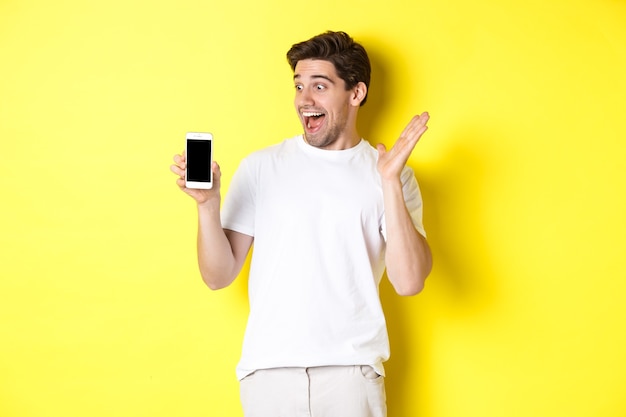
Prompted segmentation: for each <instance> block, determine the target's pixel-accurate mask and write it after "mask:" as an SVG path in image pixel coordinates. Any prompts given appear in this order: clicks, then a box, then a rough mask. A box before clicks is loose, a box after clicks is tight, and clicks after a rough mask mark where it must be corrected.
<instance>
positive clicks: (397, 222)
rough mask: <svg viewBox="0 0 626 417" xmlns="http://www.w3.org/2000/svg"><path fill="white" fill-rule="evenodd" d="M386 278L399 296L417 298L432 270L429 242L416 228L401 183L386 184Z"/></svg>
mask: <svg viewBox="0 0 626 417" xmlns="http://www.w3.org/2000/svg"><path fill="white" fill-rule="evenodd" d="M383 198H384V204H385V225H386V231H387V250H386V254H385V263H386V266H387V276H388V278H389V280H390V281H391V283H392V285H393V287H394V289H395V290H396V292H397V293H398V294H400V295H415V294H417V293H419V292H420V291H421V290H422V288H423V287H424V281H425V280H426V277H427V276H428V274H429V273H430V271H431V269H432V257H431V252H430V247H429V246H428V242H427V241H426V239H425V238H424V236H422V235H421V234H420V233H419V232H418V231H417V230H416V229H415V226H414V225H413V222H412V220H411V216H410V215H409V212H408V210H407V208H406V205H405V203H404V196H403V194H402V184H401V183H400V181H399V180H391V181H387V182H383Z"/></svg>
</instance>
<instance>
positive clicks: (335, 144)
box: [293, 59, 365, 149]
mask: <svg viewBox="0 0 626 417" xmlns="http://www.w3.org/2000/svg"><path fill="white" fill-rule="evenodd" d="M293 80H294V85H295V89H296V96H295V99H294V105H295V107H296V110H297V112H298V117H299V118H300V122H301V123H302V127H303V128H304V137H305V139H306V141H307V142H308V143H309V144H310V145H312V146H315V147H318V148H323V149H347V148H351V147H352V146H355V145H356V144H357V143H358V142H359V141H360V137H359V136H358V134H357V132H356V114H357V110H358V107H359V104H360V102H361V100H362V96H363V95H364V94H363V91H362V90H363V88H365V85H364V84H363V83H359V85H357V86H356V87H355V88H353V89H350V90H346V88H345V86H346V84H345V82H344V81H343V80H342V79H341V78H339V76H338V75H337V72H336V70H335V66H334V65H333V64H332V63H331V62H329V61H324V60H314V59H305V60H302V61H298V63H297V65H296V68H295V70H294V77H293Z"/></svg>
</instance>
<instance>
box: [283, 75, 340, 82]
mask: <svg viewBox="0 0 626 417" xmlns="http://www.w3.org/2000/svg"><path fill="white" fill-rule="evenodd" d="M300 78H301V76H300V74H294V76H293V79H294V81H295V80H298V79H300ZM316 78H321V79H323V80H326V81H328V82H329V83H331V84H335V81H333V80H332V79H331V78H330V77H329V76H328V75H323V74H319V75H312V76H311V79H313V80H314V79H316Z"/></svg>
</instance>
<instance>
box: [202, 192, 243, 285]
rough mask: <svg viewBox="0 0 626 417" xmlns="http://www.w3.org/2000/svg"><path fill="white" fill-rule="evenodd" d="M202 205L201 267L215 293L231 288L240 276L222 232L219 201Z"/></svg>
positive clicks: (205, 280) (207, 282) (204, 278)
mask: <svg viewBox="0 0 626 417" xmlns="http://www.w3.org/2000/svg"><path fill="white" fill-rule="evenodd" d="M207 203H208V204H198V237H197V238H198V241H197V249H198V266H199V268H200V274H201V276H202V280H203V281H204V282H205V283H206V285H207V286H208V287H209V288H211V289H212V290H217V289H220V288H224V287H227V286H228V285H230V284H231V283H232V282H233V280H234V279H235V277H236V276H237V274H238V272H239V271H238V269H237V266H236V265H237V262H236V259H235V255H234V254H233V250H232V247H231V244H230V241H229V240H228V237H227V236H226V233H225V231H224V230H223V229H222V224H221V219H220V211H219V210H220V207H219V201H213V202H207Z"/></svg>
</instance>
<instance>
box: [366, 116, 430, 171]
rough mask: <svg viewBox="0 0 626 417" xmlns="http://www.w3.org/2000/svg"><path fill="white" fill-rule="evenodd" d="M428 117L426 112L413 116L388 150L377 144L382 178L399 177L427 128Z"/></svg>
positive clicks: (378, 166) (379, 169)
mask: <svg viewBox="0 0 626 417" xmlns="http://www.w3.org/2000/svg"><path fill="white" fill-rule="evenodd" d="M429 118H430V116H429V114H428V113H427V112H424V113H422V114H420V115H418V116H414V117H413V119H411V121H410V122H409V124H408V125H407V126H406V127H405V128H404V130H403V131H402V134H400V137H399V138H398V140H397V141H396V143H395V144H394V145H393V147H392V148H391V149H390V150H387V148H386V147H385V145H384V144H382V143H381V144H378V145H377V146H376V149H378V165H377V168H378V172H379V174H380V176H381V178H382V179H383V180H393V179H397V178H400V173H401V172H402V169H403V168H404V166H405V165H406V163H407V161H408V159H409V156H411V152H413V148H415V145H416V144H417V142H418V141H419V140H420V138H421V137H422V135H423V134H424V132H426V130H427V129H428V126H426V123H428V119H429Z"/></svg>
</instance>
